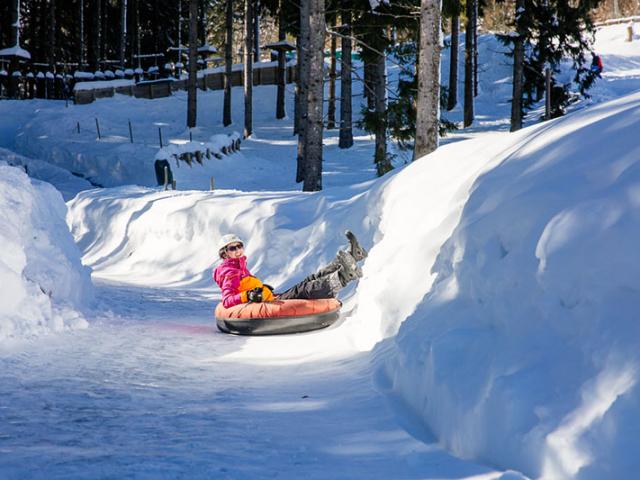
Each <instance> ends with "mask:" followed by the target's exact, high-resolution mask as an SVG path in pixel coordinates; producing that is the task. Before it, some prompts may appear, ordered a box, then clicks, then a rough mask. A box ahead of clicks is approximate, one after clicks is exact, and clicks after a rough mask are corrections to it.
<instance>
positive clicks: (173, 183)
mask: <svg viewBox="0 0 640 480" xmlns="http://www.w3.org/2000/svg"><path fill="white" fill-rule="evenodd" d="M171 188H172V189H173V190H175V189H176V181H175V180H174V181H173V182H171Z"/></svg>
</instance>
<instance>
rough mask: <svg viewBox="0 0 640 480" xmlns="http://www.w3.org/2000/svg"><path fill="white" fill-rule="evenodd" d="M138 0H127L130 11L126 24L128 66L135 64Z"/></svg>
mask: <svg viewBox="0 0 640 480" xmlns="http://www.w3.org/2000/svg"><path fill="white" fill-rule="evenodd" d="M139 2H140V0H129V5H128V8H129V11H130V12H131V14H130V15H127V16H128V19H127V20H128V26H127V29H128V31H129V35H128V39H127V42H128V44H129V66H130V67H131V68H133V66H134V65H135V56H136V48H137V45H138V38H137V37H138V29H137V28H136V24H137V23H138V3H139Z"/></svg>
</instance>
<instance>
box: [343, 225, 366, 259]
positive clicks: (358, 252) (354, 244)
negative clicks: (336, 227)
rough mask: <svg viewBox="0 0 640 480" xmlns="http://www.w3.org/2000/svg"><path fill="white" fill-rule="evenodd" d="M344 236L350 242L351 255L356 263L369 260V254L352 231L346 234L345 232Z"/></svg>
mask: <svg viewBox="0 0 640 480" xmlns="http://www.w3.org/2000/svg"><path fill="white" fill-rule="evenodd" d="M344 234H345V235H346V237H347V239H348V240H349V253H350V254H351V256H352V257H353V258H354V259H355V261H356V262H359V261H360V260H364V259H365V258H367V255H369V253H368V252H367V251H366V250H365V249H364V248H363V247H362V245H360V242H358V239H357V238H356V236H355V234H354V233H353V232H352V231H351V230H347V231H346V232H344Z"/></svg>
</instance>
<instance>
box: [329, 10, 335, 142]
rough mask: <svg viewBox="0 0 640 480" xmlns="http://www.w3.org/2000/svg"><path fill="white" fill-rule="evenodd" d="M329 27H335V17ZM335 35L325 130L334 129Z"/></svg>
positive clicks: (331, 43) (331, 49) (333, 37)
mask: <svg viewBox="0 0 640 480" xmlns="http://www.w3.org/2000/svg"><path fill="white" fill-rule="evenodd" d="M331 17H332V20H331V26H332V27H335V26H336V15H332V16H331ZM336 43H337V39H336V36H335V35H331V42H330V45H331V47H330V52H331V53H330V56H331V59H330V62H331V63H330V67H329V105H328V106H327V129H328V130H330V129H332V128H336V47H337V45H336Z"/></svg>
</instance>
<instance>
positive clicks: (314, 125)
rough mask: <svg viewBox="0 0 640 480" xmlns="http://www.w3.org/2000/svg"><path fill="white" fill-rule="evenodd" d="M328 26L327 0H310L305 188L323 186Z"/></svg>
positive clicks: (315, 189)
mask: <svg viewBox="0 0 640 480" xmlns="http://www.w3.org/2000/svg"><path fill="white" fill-rule="evenodd" d="M305 1H306V0H305ZM325 30H326V24H325V8H324V0H309V68H308V71H309V81H308V85H309V90H308V92H307V104H308V111H307V123H306V126H305V136H306V137H307V142H306V143H307V146H306V148H305V160H306V162H305V170H304V185H303V190H304V191H306V192H314V191H318V190H322V134H323V121H324V118H323V104H324V35H325Z"/></svg>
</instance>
